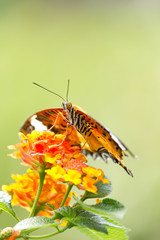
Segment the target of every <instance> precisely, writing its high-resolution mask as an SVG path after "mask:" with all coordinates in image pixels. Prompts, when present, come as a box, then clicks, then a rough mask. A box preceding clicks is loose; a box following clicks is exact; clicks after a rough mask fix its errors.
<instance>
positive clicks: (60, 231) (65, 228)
mask: <svg viewBox="0 0 160 240" xmlns="http://www.w3.org/2000/svg"><path fill="white" fill-rule="evenodd" d="M67 229H68V226H66V227H64V228H63V229H62V230H59V231H57V232H54V233H50V234H47V235H42V236H29V238H30V239H41V238H48V237H52V236H54V235H57V234H59V233H62V232H64V231H65V230H67Z"/></svg>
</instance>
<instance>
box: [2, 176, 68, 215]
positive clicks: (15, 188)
mask: <svg viewBox="0 0 160 240" xmlns="http://www.w3.org/2000/svg"><path fill="white" fill-rule="evenodd" d="M12 177H13V179H14V180H15V183H12V184H10V185H9V186H7V185H3V186H2V190H3V191H6V192H8V193H9V194H11V195H12V204H13V205H21V206H22V207H24V208H26V209H27V210H28V211H31V208H32V205H33V202H34V200H35V197H36V194H37V191H38V186H39V174H38V173H35V172H28V173H27V174H23V175H13V176H12ZM66 190H67V187H66V185H65V184H63V183H57V182H56V181H55V180H54V179H53V178H52V176H50V175H47V174H46V176H45V180H44V184H43V189H42V192H41V195H40V198H39V201H38V204H37V209H38V212H37V215H40V216H51V215H52V214H53V210H52V209H51V208H50V207H49V206H48V205H47V203H49V204H51V205H53V206H54V207H55V209H57V208H59V206H60V204H61V202H62V200H63V198H64V195H65V193H66ZM70 199H71V194H70V195H69V197H68V198H67V201H66V202H65V205H66V206H67V205H69V202H70Z"/></svg>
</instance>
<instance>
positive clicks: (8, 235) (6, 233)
mask: <svg viewBox="0 0 160 240" xmlns="http://www.w3.org/2000/svg"><path fill="white" fill-rule="evenodd" d="M19 235H20V232H19V231H15V230H14V229H13V228H12V227H6V228H4V229H2V231H1V233H0V239H4V240H7V239H8V240H15V238H16V236H19Z"/></svg>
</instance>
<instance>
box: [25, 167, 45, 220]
mask: <svg viewBox="0 0 160 240" xmlns="http://www.w3.org/2000/svg"><path fill="white" fill-rule="evenodd" d="M44 178H45V172H44V171H43V170H42V171H40V172H39V187H38V191H37V196H36V198H35V200H34V203H33V206H32V210H31V212H30V215H29V217H33V216H34V215H35V211H36V207H37V203H38V200H39V197H40V194H41V191H42V188H43V182H44Z"/></svg>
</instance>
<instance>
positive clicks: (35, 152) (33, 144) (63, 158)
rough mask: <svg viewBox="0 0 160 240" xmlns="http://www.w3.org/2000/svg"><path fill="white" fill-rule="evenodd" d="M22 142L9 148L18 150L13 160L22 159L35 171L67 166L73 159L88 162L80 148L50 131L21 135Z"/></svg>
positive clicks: (13, 154)
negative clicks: (55, 166)
mask: <svg viewBox="0 0 160 240" xmlns="http://www.w3.org/2000/svg"><path fill="white" fill-rule="evenodd" d="M19 135H20V137H21V142H20V143H18V144H16V145H15V146H9V148H10V149H14V150H16V151H15V152H13V153H12V154H10V156H11V157H13V158H21V159H22V160H23V162H24V164H25V165H28V166H31V167H32V168H33V169H39V167H43V168H45V169H48V168H51V167H52V166H53V165H57V164H58V165H62V166H63V167H64V166H65V164H66V163H67V162H68V161H69V160H71V159H79V160H80V161H84V162H85V161H86V158H85V157H84V155H83V154H82V153H81V150H80V148H79V146H72V142H71V141H68V140H67V139H66V138H65V136H64V135H63V134H55V133H54V132H50V131H43V132H38V131H32V133H31V134H27V135H24V134H23V133H19Z"/></svg>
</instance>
